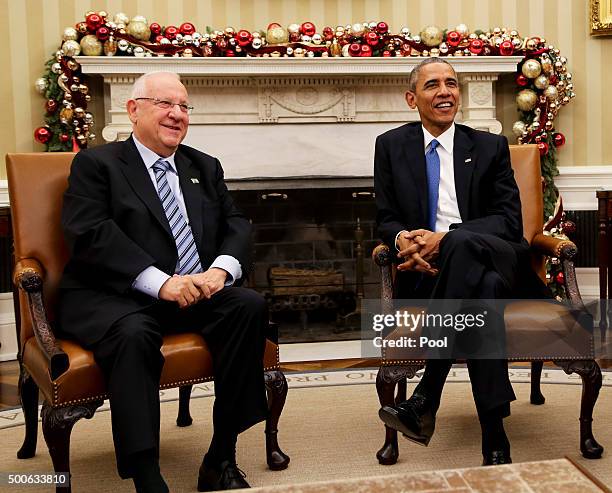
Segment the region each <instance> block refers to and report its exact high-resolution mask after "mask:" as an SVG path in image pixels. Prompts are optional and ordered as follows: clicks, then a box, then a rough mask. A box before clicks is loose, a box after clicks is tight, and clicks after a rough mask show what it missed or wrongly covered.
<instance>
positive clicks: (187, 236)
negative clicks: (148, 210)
mask: <svg viewBox="0 0 612 493" xmlns="http://www.w3.org/2000/svg"><path fill="white" fill-rule="evenodd" d="M170 170H171V168H170V164H169V163H168V162H167V161H164V160H163V159H158V160H157V162H156V163H155V164H154V165H153V171H154V172H155V179H156V180H157V193H158V194H159V198H160V200H161V203H162V206H163V208H164V212H165V213H166V217H167V218H168V223H169V224H170V229H171V230H172V236H174V241H175V242H176V250H177V252H178V262H177V264H176V273H177V274H181V275H184V274H193V273H197V272H202V266H201V265H200V257H199V255H198V250H197V248H196V244H195V240H194V239H193V232H192V231H191V227H190V226H189V224H187V221H186V220H185V218H184V217H183V214H181V210H180V209H179V206H178V200H177V199H176V196H175V195H174V192H172V189H171V188H170V185H169V184H168V178H167V177H166V172H168V171H170ZM170 172H172V171H170Z"/></svg>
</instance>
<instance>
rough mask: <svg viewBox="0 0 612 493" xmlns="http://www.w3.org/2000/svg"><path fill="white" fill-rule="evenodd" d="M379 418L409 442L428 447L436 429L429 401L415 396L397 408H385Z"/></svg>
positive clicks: (420, 396)
mask: <svg viewBox="0 0 612 493" xmlns="http://www.w3.org/2000/svg"><path fill="white" fill-rule="evenodd" d="M378 416H379V417H380V419H381V420H382V421H383V423H385V424H386V425H387V426H388V427H389V428H393V429H394V430H397V431H399V432H400V433H402V434H403V435H404V436H405V437H406V438H407V439H408V440H412V441H413V442H415V443H418V444H419V445H424V446H427V445H429V441H430V440H431V437H432V435H433V432H434V429H435V427H436V417H435V416H434V413H433V411H432V409H431V403H430V401H429V399H427V398H426V397H425V396H423V395H420V394H413V395H412V397H411V398H410V399H408V400H407V401H404V402H402V403H400V404H398V405H397V406H384V407H382V408H381V409H380V411H378Z"/></svg>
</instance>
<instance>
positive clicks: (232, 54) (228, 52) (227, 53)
mask: <svg viewBox="0 0 612 493" xmlns="http://www.w3.org/2000/svg"><path fill="white" fill-rule="evenodd" d="M225 56H228V57H233V56H236V53H234V52H233V51H232V50H227V51H226V52H225Z"/></svg>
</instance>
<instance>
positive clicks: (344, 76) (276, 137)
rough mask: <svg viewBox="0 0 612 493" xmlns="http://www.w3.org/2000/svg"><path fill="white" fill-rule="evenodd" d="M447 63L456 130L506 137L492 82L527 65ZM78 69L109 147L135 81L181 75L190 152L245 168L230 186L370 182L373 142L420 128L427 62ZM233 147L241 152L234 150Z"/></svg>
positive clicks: (185, 62)
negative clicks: (455, 90) (305, 179)
mask: <svg viewBox="0 0 612 493" xmlns="http://www.w3.org/2000/svg"><path fill="white" fill-rule="evenodd" d="M446 60H448V61H449V62H450V63H452V65H453V67H454V68H455V70H456V72H457V74H458V76H459V81H460V84H461V86H462V93H463V102H462V107H461V109H460V111H459V113H458V114H457V121H460V122H463V123H465V124H467V125H470V126H472V127H475V128H478V129H481V130H488V131H490V132H494V133H500V132H501V130H502V125H501V123H500V121H499V120H498V119H497V115H496V107H495V83H496V81H497V79H498V77H499V75H500V74H503V73H513V72H515V71H516V65H517V63H518V62H519V61H520V60H521V57H461V58H460V57H453V58H447V59H446ZM78 61H79V63H80V64H81V66H82V70H83V72H84V73H86V74H99V75H101V76H103V77H104V82H105V97H104V108H105V115H104V117H105V118H104V123H105V126H104V128H103V130H102V136H103V138H104V139H105V140H106V141H115V140H123V139H125V138H127V137H128V136H129V134H130V132H131V124H130V121H129V118H128V116H127V112H126V110H125V103H126V101H127V99H128V98H129V94H130V87H131V85H132V83H133V82H134V80H135V79H136V77H138V75H140V74H142V73H145V72H151V71H158V70H169V71H173V72H177V73H179V74H180V75H181V78H182V80H183V82H184V83H185V85H186V86H187V88H188V90H189V94H190V100H191V103H192V104H193V106H194V107H195V109H194V111H193V113H192V114H191V116H190V130H189V134H188V136H187V140H186V143H187V144H189V145H192V146H194V147H197V148H199V149H202V150H203V151H205V152H208V153H211V154H214V155H216V156H218V157H219V158H220V159H221V161H222V162H223V163H225V162H226V161H227V160H228V159H231V160H233V161H234V162H235V161H241V162H240V163H239V164H234V166H233V167H232V168H231V169H229V170H227V169H226V177H228V178H230V179H233V178H235V179H240V178H246V177H284V176H301V175H304V176H310V175H317V176H319V175H325V176H326V175H343V176H371V175H372V157H373V148H374V139H375V137H376V135H378V134H380V133H382V132H384V131H385V130H387V129H390V128H393V127H397V126H399V125H401V124H403V123H406V122H409V121H415V120H418V113H417V112H416V111H414V110H411V109H410V108H409V107H408V106H407V104H406V102H405V99H404V95H405V92H406V89H407V86H408V74H409V73H410V70H412V68H414V67H415V66H416V65H417V64H418V63H419V62H420V61H421V60H420V58H418V57H409V58H393V59H388V58H387V59H385V58H369V59H355V58H329V59H317V60H312V59H297V58H296V59H292V58H286V59H283V58H276V59H272V58H241V59H233V60H231V59H225V58H219V59H212V58H192V59H185V58H166V57H159V58H147V59H142V58H136V57H134V58H128V57H78ZM98 122H100V123H101V122H102V118H100V116H98ZM304 124H307V125H304ZM295 125H300V127H299V129H298V128H297V127H295ZM237 141H239V142H240V143H241V145H239V146H236V142H237ZM346 146H350V148H347V147H346ZM245 149H248V150H245ZM272 149H274V152H273V151H272ZM239 152H241V153H242V154H243V155H246V154H248V155H249V156H251V159H250V160H247V161H250V162H251V165H250V167H249V166H247V165H243V164H242V161H245V159H239ZM245 153H246V154H245ZM325 154H326V155H325ZM326 163H327V164H326Z"/></svg>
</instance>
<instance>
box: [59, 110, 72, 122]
mask: <svg viewBox="0 0 612 493" xmlns="http://www.w3.org/2000/svg"><path fill="white" fill-rule="evenodd" d="M73 114H74V111H73V110H72V108H62V109H61V111H60V120H61V121H62V123H68V122H69V121H70V120H72V115H73Z"/></svg>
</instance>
